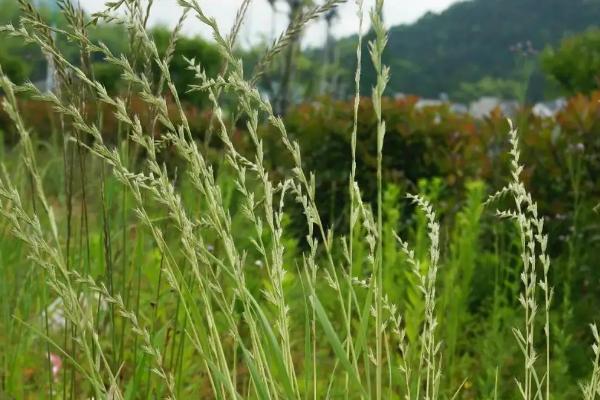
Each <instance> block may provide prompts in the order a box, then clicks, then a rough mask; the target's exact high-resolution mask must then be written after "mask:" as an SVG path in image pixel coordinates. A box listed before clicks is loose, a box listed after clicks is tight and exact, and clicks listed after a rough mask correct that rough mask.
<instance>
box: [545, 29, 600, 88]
mask: <svg viewBox="0 0 600 400" xmlns="http://www.w3.org/2000/svg"><path fill="white" fill-rule="evenodd" d="M542 63H543V67H544V70H545V71H546V73H548V74H549V75H550V76H551V77H552V78H553V79H555V80H556V81H557V82H558V83H559V85H560V86H561V88H562V89H563V90H564V91H565V92H566V93H567V94H569V95H573V94H576V93H584V94H589V93H591V92H592V91H594V90H597V89H598V88H600V75H599V73H598V71H599V70H600V30H599V29H590V30H588V31H586V32H584V33H581V34H579V35H575V36H570V37H568V38H565V39H563V40H562V41H561V42H560V45H559V46H557V48H556V49H552V48H548V49H546V50H545V51H544V53H543V55H542Z"/></svg>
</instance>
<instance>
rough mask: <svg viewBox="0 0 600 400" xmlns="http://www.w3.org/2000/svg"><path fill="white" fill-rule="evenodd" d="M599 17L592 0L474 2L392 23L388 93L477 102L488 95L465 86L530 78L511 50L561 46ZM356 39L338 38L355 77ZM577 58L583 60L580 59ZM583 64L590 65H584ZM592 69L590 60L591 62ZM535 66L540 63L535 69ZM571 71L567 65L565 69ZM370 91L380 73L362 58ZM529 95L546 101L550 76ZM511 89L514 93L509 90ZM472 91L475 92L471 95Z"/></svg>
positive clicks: (599, 10)
mask: <svg viewBox="0 0 600 400" xmlns="http://www.w3.org/2000/svg"><path fill="white" fill-rule="evenodd" d="M598 20H600V4H599V3H598V2H597V1H588V0H573V1H564V0H548V1H544V2H539V1H535V0H471V1H461V2H457V3H455V4H453V5H452V6H450V7H449V8H448V9H447V10H445V11H443V12H441V13H439V14H432V13H429V14H426V15H425V16H423V17H421V18H420V19H419V20H418V21H416V22H415V23H413V24H410V25H400V26H395V27H392V28H391V29H390V33H389V36H390V40H389V45H388V48H387V51H386V54H385V56H384V63H386V64H387V65H389V66H390V67H391V68H392V74H393V79H392V80H391V82H390V85H389V88H388V93H390V94H394V93H398V92H401V93H410V94H416V95H419V96H424V97H429V98H432V97H433V98H437V97H438V95H439V94H440V93H447V94H448V95H449V96H450V98H451V99H454V98H462V99H465V100H473V99H476V98H479V97H480V95H481V94H479V93H477V92H471V91H467V92H465V91H464V89H465V87H464V85H467V87H469V85H477V84H478V82H482V81H485V79H486V77H488V79H493V80H494V81H495V82H496V83H500V82H502V85H500V86H496V87H495V89H498V90H502V91H500V92H498V93H496V95H503V94H505V92H504V90H506V89H508V87H510V86H512V85H513V84H512V83H511V82H515V83H518V84H521V85H522V84H525V83H526V82H524V81H523V78H522V77H521V71H520V66H519V65H518V63H517V59H516V55H515V53H514V52H512V51H511V48H512V47H514V46H515V45H516V44H518V43H523V42H526V41H529V42H530V43H531V44H532V46H533V48H534V49H543V48H545V47H546V46H555V45H557V44H558V43H559V42H560V40H561V39H563V38H564V37H565V36H567V35H570V34H573V33H574V32H582V31H584V30H586V29H587V28H589V27H591V26H595V25H596V24H597V21H598ZM355 41H356V38H355V37H352V38H348V39H342V40H341V42H340V43H339V44H338V46H339V49H340V52H341V62H340V64H341V65H342V66H345V67H346V74H347V75H346V76H348V77H351V76H352V71H353V67H354V66H355V65H356V63H355V60H354V58H353V54H354V47H355V46H354V45H353V43H355ZM573 62H576V61H573ZM582 65H583V63H582ZM590 68H591V66H590ZM536 69H539V67H538V68H536ZM565 71H568V70H565ZM362 81H363V83H362V87H363V92H364V93H365V94H367V93H368V92H369V89H370V88H371V87H372V86H373V85H374V83H375V74H374V71H373V69H372V68H371V67H370V66H369V65H368V60H366V62H364V63H363V79H362ZM535 86H536V87H535V88H532V92H531V94H530V96H529V98H528V100H530V101H539V100H540V99H541V98H542V96H543V92H544V90H547V89H549V88H548V85H547V84H545V83H544V82H543V81H540V82H535ZM509 92H512V90H510V91H509ZM467 95H468V97H466V96H467Z"/></svg>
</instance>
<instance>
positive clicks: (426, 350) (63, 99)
mask: <svg viewBox="0 0 600 400" xmlns="http://www.w3.org/2000/svg"><path fill="white" fill-rule="evenodd" d="M338 2H339V1H338V0H329V1H328V2H325V3H324V4H323V5H322V6H320V8H317V9H315V10H316V11H314V14H313V15H314V18H316V17H318V16H319V15H321V14H323V13H326V12H328V11H329V10H331V9H332V8H333V7H334V6H335V5H336V4H338ZM178 3H179V5H180V6H181V7H183V8H184V9H186V12H188V13H193V14H194V16H195V17H197V18H198V19H199V20H200V21H201V22H203V23H205V24H207V25H208V26H209V27H210V28H211V29H212V30H213V35H214V37H215V43H216V46H217V47H218V49H219V52H220V54H221V56H224V57H223V58H224V59H225V60H227V63H226V64H225V65H219V72H216V71H207V68H205V65H204V62H202V61H199V59H196V60H188V61H187V62H186V64H185V65H186V67H185V69H186V73H187V74H189V75H186V76H191V79H192V81H190V82H191V83H192V87H193V88H195V89H198V90H200V91H202V94H203V95H204V96H205V97H203V98H201V99H197V100H195V99H194V98H188V100H189V101H191V102H194V101H199V102H202V103H203V104H204V105H205V107H206V108H209V109H210V113H208V114H209V116H210V118H211V122H212V123H213V124H214V127H215V129H214V131H215V136H216V139H215V140H218V142H219V145H218V147H217V146H215V147H212V148H211V147H209V146H200V145H199V143H198V141H197V133H198V131H197V130H196V129H197V128H198V126H199V125H200V126H202V122H198V120H197V119H198V115H197V113H198V109H197V108H194V107H190V106H189V104H185V103H182V101H181V97H180V96H184V94H183V93H180V90H184V91H187V90H186V86H185V85H188V86H187V87H189V85H190V83H186V82H187V81H185V80H182V81H179V82H178V81H176V80H177V79H180V78H181V79H183V75H181V76H180V75H178V73H179V72H180V69H178V68H180V67H181V65H180V66H179V67H176V66H174V65H175V60H177V58H178V56H179V54H180V53H179V51H181V53H185V54H192V50H193V49H191V48H189V47H187V48H186V47H185V46H184V47H183V49H181V50H178V49H177V47H176V46H175V47H173V51H174V53H173V57H171V54H170V53H169V51H167V49H168V48H169V45H168V44H166V43H172V44H174V43H175V41H174V40H175V39H176V38H177V33H178V31H177V30H175V32H174V33H172V34H169V35H168V36H169V37H166V36H165V35H163V36H162V39H157V38H158V37H160V36H161V34H160V33H158V34H156V35H155V36H156V38H154V39H153V37H152V35H147V34H146V33H147V32H146V31H145V30H144V29H145V28H144V24H145V21H146V19H147V17H148V14H147V13H148V12H150V11H149V9H145V8H143V7H141V5H142V3H141V2H138V1H136V0H132V1H131V2H127V3H120V2H113V3H109V4H107V8H108V9H107V11H106V13H105V14H104V16H99V17H98V18H99V19H109V20H111V21H112V22H115V20H116V21H117V22H119V23H120V24H122V25H125V26H127V27H128V28H129V30H128V32H129V33H131V36H130V39H131V40H132V42H131V43H130V46H131V48H132V49H135V51H131V52H130V53H129V54H128V55H127V56H128V57H129V58H127V59H125V58H121V57H119V56H115V55H114V54H113V53H112V50H111V49H110V48H107V47H102V46H98V45H97V44H96V43H94V42H93V41H91V40H89V39H88V38H87V37H85V33H84V34H83V35H84V36H83V37H78V38H73V37H71V36H69V37H70V38H71V39H72V40H73V41H75V42H76V43H77V45H73V46H72V47H71V48H67V49H62V47H61V45H60V43H61V41H60V40H57V42H54V41H53V40H50V39H49V38H48V36H47V35H46V36H45V35H44V34H43V33H44V32H42V33H41V34H40V31H39V30H38V29H39V24H38V23H37V22H34V21H32V20H31V19H24V20H22V21H21V24H20V25H19V28H18V29H17V28H14V27H10V26H9V27H6V29H5V30H6V32H8V33H9V34H11V35H12V36H14V37H16V38H19V39H20V40H23V41H29V42H32V43H34V44H36V45H37V46H38V47H42V48H45V49H49V52H50V53H51V54H52V55H53V56H54V61H55V62H56V66H57V68H58V69H59V70H61V71H65V72H68V73H65V74H59V76H58V79H59V80H61V82H59V83H60V85H61V86H60V88H61V90H60V91H57V93H46V92H43V91H42V90H41V89H40V88H38V87H37V86H35V85H32V84H16V83H14V82H12V81H11V80H10V79H9V78H8V77H7V76H6V74H4V73H0V86H1V87H2V91H3V99H2V100H3V101H2V108H3V110H4V113H3V114H0V115H1V116H2V118H3V126H6V127H7V133H10V134H12V136H13V139H12V141H10V142H9V143H8V144H7V146H6V149H5V148H4V146H0V156H1V157H2V163H3V165H2V167H1V168H0V217H1V218H0V239H2V240H1V241H0V276H1V277H2V278H3V279H2V280H0V296H2V298H3V299H4V300H5V301H3V302H2V305H1V306H0V365H1V366H2V373H1V374H0V380H1V383H0V390H1V391H2V392H0V396H4V395H5V392H6V394H7V395H8V396H11V397H16V398H27V396H29V394H30V393H31V394H32V395H31V396H33V397H40V396H42V397H43V396H46V397H53V398H64V399H69V398H70V399H75V398H91V397H93V398H97V399H118V400H120V399H151V398H169V399H176V398H180V399H183V398H217V399H236V400H237V399H255V398H259V399H277V398H285V399H298V400H299V399H306V398H315V399H316V398H345V399H351V398H352V399H354V398H360V399H377V400H380V399H409V400H412V399H414V400H419V399H422V398H426V399H431V400H438V399H442V398H450V399H455V398H463V399H472V398H493V399H497V398H503V399H505V398H506V399H517V398H520V399H523V400H534V399H535V400H549V399H550V398H551V397H553V398H560V399H570V398H573V397H575V396H577V393H583V397H584V399H585V400H593V399H594V398H596V397H597V394H598V391H599V389H600V350H599V347H598V346H600V336H599V335H598V332H597V328H596V326H595V325H592V329H591V333H590V330H589V329H587V327H586V325H587V322H588V321H589V322H590V323H591V322H592V321H593V317H594V310H595V309H597V307H598V299H597V296H596V295H595V291H594V288H596V287H598V285H600V277H599V276H598V271H597V268H594V266H595V265H597V260H596V258H597V257H596V255H597V254H598V253H599V252H598V246H599V244H598V239H597V237H598V234H597V232H598V231H599V227H598V226H597V224H596V223H595V221H596V219H594V217H595V214H594V212H593V211H590V210H592V207H593V206H594V205H595V204H597V202H598V201H597V199H598V185H597V177H598V176H599V175H598V173H597V172H598V169H599V165H598V159H597V156H596V155H597V154H598V151H597V150H598V146H599V143H598V135H597V134H596V133H597V130H598V126H597V125H598V122H597V121H596V118H595V115H597V114H598V112H599V107H600V104H599V103H600V102H599V101H598V97H599V96H600V94H597V93H594V94H592V95H591V97H585V96H581V95H580V96H576V97H574V98H572V99H571V100H570V101H569V103H568V105H567V107H566V109H565V110H564V111H563V112H561V113H560V114H559V115H557V116H556V118H555V119H539V118H535V117H533V116H532V115H531V114H530V113H529V112H528V110H526V109H525V110H522V111H521V113H520V114H519V115H518V120H519V121H520V125H521V126H520V128H521V136H519V135H518V133H517V129H515V128H514V127H513V126H512V124H511V123H510V122H508V124H507V122H506V120H505V119H504V118H503V116H502V115H501V114H500V113H499V112H498V111H497V110H496V111H494V112H493V113H492V114H491V115H490V116H489V117H487V118H486V119H485V120H483V121H474V120H472V119H471V118H470V117H468V116H464V115H463V116H459V115H454V114H453V113H452V112H451V111H450V110H449V109H448V106H442V107H425V108H419V107H417V106H416V103H417V99H416V98H411V97H409V98H406V99H403V100H398V101H395V100H390V99H386V98H383V93H384V90H385V87H386V84H387V83H388V82H387V81H388V78H389V76H388V73H389V70H388V69H387V67H386V66H385V64H384V62H383V60H382V55H383V54H384V53H383V50H384V48H385V42H386V31H385V29H384V25H383V20H382V10H383V1H382V0H377V1H376V3H375V7H374V9H373V11H372V13H371V22H372V26H373V29H374V31H375V36H374V38H373V40H372V41H371V43H370V49H371V52H370V54H371V59H372V62H373V64H374V67H375V70H376V71H377V74H376V75H377V77H376V82H377V83H376V85H375V87H374V90H373V96H372V100H371V102H369V101H367V100H365V99H360V97H359V94H360V76H361V75H360V71H358V72H357V74H356V93H355V96H356V97H355V101H354V102H353V103H351V104H348V103H345V102H334V103H328V102H322V103H314V104H311V105H303V106H301V107H299V108H298V109H297V110H294V111H293V112H292V113H290V114H289V115H288V116H287V117H286V118H285V119H283V118H280V117H279V116H277V115H275V114H274V112H273V106H272V105H271V103H270V102H269V101H268V100H267V99H265V98H264V97H263V96H261V94H260V93H259V92H258V91H257V90H255V86H254V83H253V82H251V81H248V80H246V79H245V78H244V74H243V71H242V68H243V67H242V65H241V63H240V62H239V59H238V58H237V56H236V55H235V54H233V53H232V48H233V47H234V44H235V43H234V42H235V41H234V39H233V38H232V37H228V38H226V37H224V36H223V35H222V34H221V32H220V30H219V29H218V27H216V26H215V24H214V20H213V19H211V18H209V17H208V16H206V15H205V14H204V13H203V10H202V9H201V8H200V6H199V4H198V3H197V2H196V1H194V0H179V2H178ZM248 4H249V2H248V1H245V2H243V4H242V9H241V11H240V13H239V14H238V18H237V19H236V22H235V23H234V26H240V25H241V23H242V21H243V16H244V12H245V9H244V6H247V5H248ZM358 4H359V6H360V5H361V2H358ZM120 7H133V12H130V13H120V11H123V10H119V9H120ZM130 11H131V10H130ZM69 12H70V11H69V10H68V9H67V10H65V13H66V14H68V13H69ZM25 13H26V14H27V15H28V16H29V17H30V18H32V17H34V16H33V15H32V14H34V12H33V11H32V10H29V9H25ZM113 13H114V14H115V15H117V16H116V17H112V16H111V17H107V15H112V14H113ZM309 15H310V12H309ZM361 16H362V14H361ZM67 17H69V18H66V20H67V21H68V23H67V24H68V27H69V28H70V29H76V27H78V26H79V27H80V26H82V24H84V22H85V21H84V18H83V17H82V16H81V15H79V16H75V15H67ZM36 18H37V17H36ZM306 18H308V17H306ZM311 18H312V17H311ZM311 18H308V19H311ZM98 22H99V21H95V20H93V21H92V22H91V23H90V27H93V26H94V25H96V24H97V23H98ZM301 25H302V26H300V27H299V28H298V29H301V28H302V27H303V25H304V23H302V24H301ZM44 30H45V29H44ZM59 35H62V36H64V34H63V33H62V32H59ZM171 37H172V38H173V39H171ZM155 39H156V40H157V41H160V40H163V44H162V47H161V46H159V45H157V44H156V43H155V42H154V40H155ZM62 40H65V38H64V37H63V38H62ZM279 40H281V41H282V42H279V41H278V42H276V43H275V44H274V45H273V48H270V49H267V56H265V57H267V58H268V57H271V56H269V54H276V53H277V52H280V51H281V50H282V49H284V48H285V44H286V43H288V44H289V37H288V38H287V39H286V35H284V36H282V38H281V39H279ZM55 43H58V44H55ZM78 46H82V47H83V48H91V49H92V50H93V51H91V52H86V51H82V52H78V51H75V52H71V51H70V50H72V49H75V50H79V47H78ZM186 49H187V50H186ZM360 50H361V46H360V42H359V45H358V51H357V58H358V59H359V60H360V58H361V54H362V53H361V52H360ZM186 51H189V53H186ZM78 53H79V56H80V57H81V59H82V61H83V62H81V65H82V67H80V64H79V63H77V62H75V61H73V60H74V58H73V55H74V54H78ZM93 56H98V57H99V59H92V58H93ZM182 58H183V57H182ZM148 60H151V62H152V64H149V63H148V62H147V61H148ZM95 62H97V63H101V64H103V63H107V64H109V65H112V66H115V67H118V70H119V71H120V75H119V76H120V80H121V83H120V85H122V86H120V85H117V86H116V87H114V88H113V90H115V91H116V92H119V93H118V95H112V94H110V93H109V92H108V91H107V90H105V88H104V86H103V85H102V84H101V82H99V81H98V79H100V76H98V77H97V76H95V74H93V73H92V72H93V71H91V70H89V69H88V68H87V66H88V65H93V63H95ZM155 65H156V66H155ZM112 73H113V74H114V71H113V72H112ZM211 73H214V74H218V76H217V78H216V79H213V77H212V76H211ZM106 76H108V77H110V71H108V72H107V73H106ZM105 79H110V78H105ZM186 79H187V78H186ZM67 83H68V84H67ZM178 85H184V87H183V88H181V87H178ZM221 95H223V96H224V97H225V99H226V101H225V102H223V99H222V98H221ZM222 104H228V105H230V107H231V108H229V109H224V108H223V106H222ZM227 114H235V115H236V116H239V121H238V120H234V121H228V120H226V119H225V115H227ZM240 126H243V127H244V128H243V129H242V128H240ZM200 129H202V128H200ZM507 131H508V132H509V135H508V139H507V138H506V132H507ZM520 137H522V141H523V143H522V144H521V143H520ZM507 142H508V143H507ZM559 150H560V151H559ZM312 171H315V172H314V173H313V172H312ZM565 171H566V172H567V174H568V178H569V179H564V175H565V173H564V172H565ZM484 181H485V182H486V183H485V184H484V183H483V182H484ZM496 188H501V189H500V190H499V191H495V189H496ZM529 188H530V189H529ZM416 192H418V193H420V194H413V193H416ZM488 192H492V193H494V194H493V195H492V196H490V197H487V196H486V194H487V193H488ZM404 197H406V200H403V198H404ZM538 199H539V201H540V203H539V205H538V202H537V200H538ZM493 209H496V210H497V211H496V212H495V213H494V212H491V210H493ZM498 218H501V219H503V220H504V221H499V220H498ZM548 233H551V236H549V234H548ZM550 260H552V264H550ZM551 265H552V267H551ZM552 282H554V283H552ZM557 282H558V283H557ZM582 321H585V323H582ZM574 338H577V339H578V340H574ZM590 348H591V350H590ZM592 353H593V354H592ZM590 356H591V358H592V365H591V368H592V370H591V373H590V363H589V359H590ZM57 358H58V359H60V360H61V361H62V364H61V365H60V366H58V365H57V364H56V360H57ZM540 377H542V378H540ZM580 381H583V382H584V383H583V384H582V385H581V390H582V391H580V389H579V386H578V383H579V382H580ZM515 382H516V383H517V384H516V385H515Z"/></svg>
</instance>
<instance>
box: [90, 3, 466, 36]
mask: <svg viewBox="0 0 600 400" xmlns="http://www.w3.org/2000/svg"><path fill="white" fill-rule="evenodd" d="M80 2H81V5H82V6H83V7H84V8H85V9H86V10H88V11H90V12H93V11H98V10H99V9H101V8H102V7H103V4H104V0H80ZM373 2H374V0H365V9H366V10H367V9H368V8H369V7H371V5H372V4H373ZM455 2H457V0H387V1H386V2H385V11H384V12H385V14H384V16H385V21H386V24H388V25H397V24H400V23H410V22H413V21H415V20H416V19H418V18H419V17H420V16H422V15H423V14H425V13H426V12H427V11H433V12H439V11H442V10H444V9H445V8H447V7H448V6H449V5H450V4H452V3H455ZM199 3H200V5H201V6H203V7H204V10H205V11H206V13H207V14H208V15H212V16H213V17H215V18H216V19H217V21H218V22H219V24H220V26H221V27H222V31H224V32H227V31H228V29H229V27H230V26H231V24H232V23H233V19H234V17H235V13H236V10H237V8H238V7H239V5H240V3H241V0H200V1H199ZM283 3H284V2H280V4H279V5H278V8H279V13H276V14H275V19H273V14H272V12H271V7H270V6H269V3H268V2H267V0H254V1H253V2H252V4H251V6H250V9H249V12H248V14H247V16H246V22H245V24H244V27H243V30H242V33H243V34H242V35H241V36H240V38H241V40H242V44H243V45H249V44H252V43H255V42H257V41H259V40H260V39H261V38H271V34H272V21H273V20H275V22H276V24H275V26H276V29H275V32H276V33H279V32H280V31H281V30H283V29H284V28H285V26H286V23H287V19H286V18H285V11H286V8H285V6H284V5H283ZM339 10H340V17H339V19H338V20H337V21H336V22H335V23H334V28H333V29H334V34H335V35H336V36H337V37H340V36H347V35H349V34H352V33H355V32H356V31H357V25H358V23H357V21H358V19H357V17H356V5H355V2H354V1H353V0H348V2H347V3H346V4H344V5H342V6H340V9H339ZM180 15H181V9H180V8H179V6H178V5H177V2H176V0H155V6H154V11H153V13H152V15H151V18H150V21H151V24H157V23H158V24H167V25H169V26H173V25H174V24H175V23H176V22H177V20H178V19H179V17H180ZM366 15H367V14H365V16H366ZM185 32H186V33H188V34H196V33H200V34H202V35H203V36H208V34H209V30H208V29H207V28H206V27H205V26H202V25H201V24H200V22H199V21H197V20H196V19H194V18H188V20H187V23H186V25H185ZM324 32H325V24H324V23H313V24H312V25H311V27H310V28H309V29H308V31H307V32H306V34H305V37H304V43H305V44H308V45H318V44H320V43H322V42H323V40H324V37H325V33H324Z"/></svg>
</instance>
